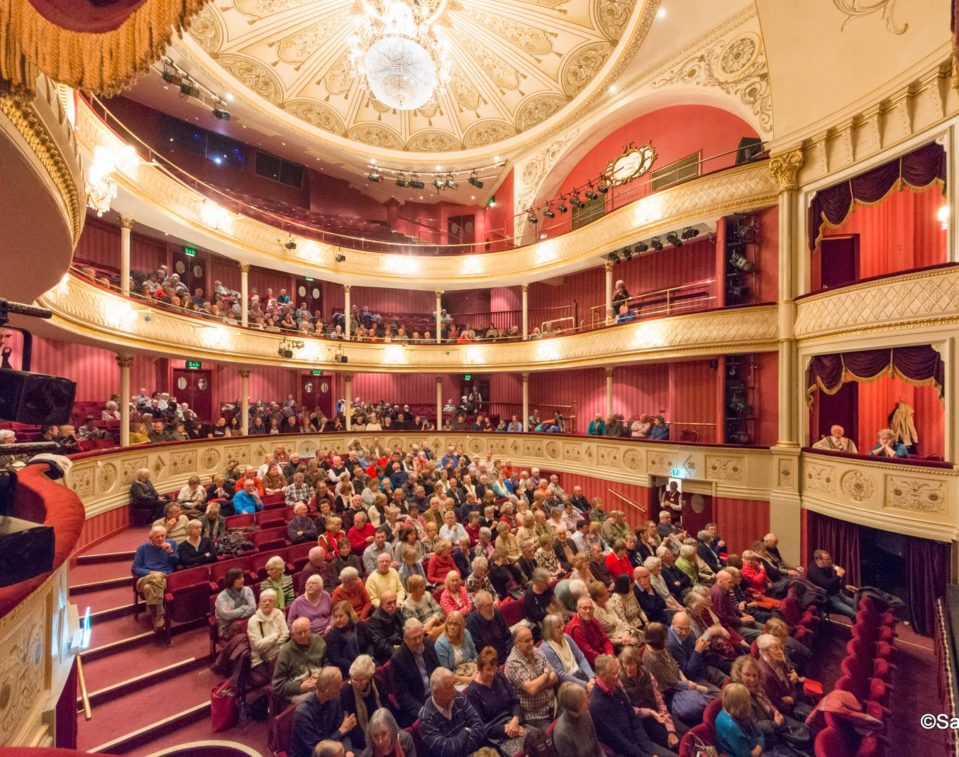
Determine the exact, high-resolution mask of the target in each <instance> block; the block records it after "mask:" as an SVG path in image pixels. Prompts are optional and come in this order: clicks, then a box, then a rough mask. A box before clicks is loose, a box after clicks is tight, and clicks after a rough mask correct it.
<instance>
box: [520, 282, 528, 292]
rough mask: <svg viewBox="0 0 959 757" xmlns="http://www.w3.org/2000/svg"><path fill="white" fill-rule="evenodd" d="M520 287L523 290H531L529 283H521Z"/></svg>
mask: <svg viewBox="0 0 959 757" xmlns="http://www.w3.org/2000/svg"><path fill="white" fill-rule="evenodd" d="M520 287H521V288H522V290H523V292H528V291H529V284H520Z"/></svg>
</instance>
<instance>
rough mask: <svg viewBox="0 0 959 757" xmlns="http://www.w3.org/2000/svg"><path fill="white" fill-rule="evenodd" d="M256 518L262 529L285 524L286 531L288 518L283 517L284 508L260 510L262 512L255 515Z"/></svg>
mask: <svg viewBox="0 0 959 757" xmlns="http://www.w3.org/2000/svg"><path fill="white" fill-rule="evenodd" d="M254 519H255V520H256V525H257V526H258V527H259V528H260V529H263V530H265V529H270V528H279V527H280V526H283V527H284V528H283V530H284V532H285V531H286V528H285V525H286V519H285V518H284V517H283V511H282V510H260V512H258V513H257V514H256V515H255V516H254Z"/></svg>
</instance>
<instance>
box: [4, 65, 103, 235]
mask: <svg viewBox="0 0 959 757" xmlns="http://www.w3.org/2000/svg"><path fill="white" fill-rule="evenodd" d="M0 114H2V115H3V116H5V117H6V118H7V120H8V121H9V122H10V124H11V125H12V127H13V128H14V129H15V130H16V131H17V132H18V133H19V134H20V136H21V137H22V139H23V140H24V141H25V142H26V145H27V147H28V149H29V150H30V151H31V152H32V153H33V154H34V155H36V157H37V160H38V161H39V162H40V165H41V166H42V167H43V170H44V171H45V173H46V174H47V177H48V178H49V180H50V181H51V182H52V184H53V186H54V187H55V188H56V191H57V194H58V195H59V198H60V202H61V205H62V207H63V208H64V210H65V212H66V215H67V222H68V224H69V226H70V235H71V238H72V240H73V246H74V247H75V246H76V244H77V241H78V240H79V239H80V232H82V231H83V224H84V222H85V221H86V190H85V188H84V186H83V176H82V172H81V168H80V163H81V161H80V154H79V151H78V148H77V142H76V138H75V136H74V133H73V125H72V124H71V123H70V121H69V120H68V118H67V114H66V112H65V110H64V108H63V105H62V103H61V101H60V97H59V89H58V87H57V85H55V84H54V83H53V82H52V81H51V80H50V79H48V78H47V77H46V76H43V75H42V74H41V75H39V76H38V77H37V80H36V82H35V83H34V85H33V86H32V87H31V88H29V89H23V88H19V87H17V88H15V89H14V90H13V91H12V92H10V93H9V94H8V95H6V96H2V97H0Z"/></svg>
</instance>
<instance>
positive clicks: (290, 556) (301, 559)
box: [286, 542, 316, 572]
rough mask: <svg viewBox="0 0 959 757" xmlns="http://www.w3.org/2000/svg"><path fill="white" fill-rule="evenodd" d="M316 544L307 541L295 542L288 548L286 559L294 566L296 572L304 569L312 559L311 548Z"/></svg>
mask: <svg viewBox="0 0 959 757" xmlns="http://www.w3.org/2000/svg"><path fill="white" fill-rule="evenodd" d="M315 546H316V543H315V542H307V543H306V544H294V545H293V546H292V547H290V548H289V549H287V550H286V561H287V563H289V564H290V565H292V566H293V571H294V572H296V571H300V570H303V568H304V566H305V565H306V563H307V562H308V561H309V559H310V550H311V549H313V547H315Z"/></svg>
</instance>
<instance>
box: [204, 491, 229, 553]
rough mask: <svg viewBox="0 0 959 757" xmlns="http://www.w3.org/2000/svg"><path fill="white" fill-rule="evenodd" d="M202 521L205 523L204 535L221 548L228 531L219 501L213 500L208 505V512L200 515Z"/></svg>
mask: <svg viewBox="0 0 959 757" xmlns="http://www.w3.org/2000/svg"><path fill="white" fill-rule="evenodd" d="M200 523H201V524H202V525H203V535H204V536H205V537H206V538H207V539H209V540H210V541H212V542H213V546H215V547H217V548H218V549H219V546H220V542H221V541H222V540H223V539H224V538H225V537H226V535H227V532H228V529H227V527H226V519H225V518H224V517H223V513H222V512H221V510H220V503H219V502H211V503H210V504H208V505H207V506H206V512H204V513H203V515H201V516H200Z"/></svg>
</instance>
